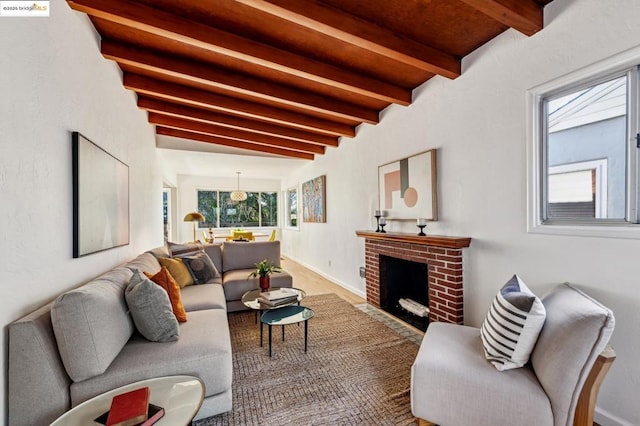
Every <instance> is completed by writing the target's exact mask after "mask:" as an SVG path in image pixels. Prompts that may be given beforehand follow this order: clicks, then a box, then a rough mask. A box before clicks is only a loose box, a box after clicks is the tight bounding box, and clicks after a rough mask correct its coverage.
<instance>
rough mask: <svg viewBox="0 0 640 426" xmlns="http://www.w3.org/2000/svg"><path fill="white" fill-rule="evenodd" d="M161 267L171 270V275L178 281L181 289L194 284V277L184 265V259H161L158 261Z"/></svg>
mask: <svg viewBox="0 0 640 426" xmlns="http://www.w3.org/2000/svg"><path fill="white" fill-rule="evenodd" d="M158 261H159V262H160V265H162V266H164V267H165V268H167V269H168V270H169V273H170V274H171V276H172V277H173V279H175V280H176V282H177V283H178V285H179V286H180V288H182V287H185V286H188V285H191V284H193V277H192V276H191V272H189V268H187V265H185V264H184V262H183V261H182V259H180V258H177V259H172V258H169V257H167V258H161V259H158Z"/></svg>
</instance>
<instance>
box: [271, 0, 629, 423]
mask: <svg viewBox="0 0 640 426" xmlns="http://www.w3.org/2000/svg"><path fill="white" fill-rule="evenodd" d="M639 22H640V5H639V4H638V2H637V0H615V1H606V2H603V1H599V0H582V1H570V0H556V1H554V2H553V3H552V4H551V5H550V6H547V8H546V9H545V23H546V24H545V29H544V30H543V31H542V32H540V33H538V34H536V35H535V36H533V37H530V38H528V37H525V36H523V35H522V34H520V33H518V32H516V31H514V30H509V31H507V32H506V33H505V34H503V35H501V36H499V37H497V38H496V39H494V40H493V41H492V42H490V43H489V44H487V45H486V46H484V47H482V48H480V49H478V51H477V52H474V54H472V55H470V56H469V57H467V58H465V60H464V64H463V69H464V72H463V75H462V76H461V77H460V78H458V79H456V80H453V81H451V80H446V79H443V78H434V79H433V80H431V81H429V82H427V83H426V84H424V85H423V86H422V87H420V88H418V89H416V90H415V91H414V102H413V104H412V105H411V106H409V107H406V108H403V107H396V106H394V107H391V108H388V109H387V110H386V111H384V113H383V114H382V120H381V123H380V124H378V125H377V126H375V127H373V126H369V125H364V126H361V128H359V129H358V134H357V137H356V138H355V139H353V140H349V139H345V140H343V141H342V143H341V146H340V148H338V149H329V150H328V153H327V154H326V155H325V156H322V157H318V159H317V160H315V161H314V162H313V163H310V164H308V165H306V166H304V167H302V168H301V169H299V170H298V171H296V172H295V173H293V174H291V175H290V176H288V177H287V178H285V179H283V182H282V189H285V188H288V187H290V186H292V185H294V184H296V183H300V182H303V181H306V180H308V179H311V178H314V177H316V176H318V175H321V174H326V175H327V223H326V224H310V223H301V224H300V230H299V231H292V230H287V229H284V230H283V237H282V238H283V251H284V253H285V254H287V255H288V256H290V257H292V258H294V259H298V260H299V261H301V262H302V263H304V264H306V265H308V266H310V267H312V268H313V269H315V270H317V271H318V272H320V273H322V274H324V275H326V276H329V277H331V278H333V279H335V280H336V281H338V282H340V283H342V284H343V285H344V286H346V287H349V288H352V289H355V290H356V291H358V292H360V293H362V292H363V291H364V280H363V279H361V278H359V276H358V267H359V266H361V265H363V264H364V242H363V241H362V240H361V239H359V238H357V237H356V236H355V233H354V231H355V230H357V229H374V228H373V227H374V219H373V218H372V214H373V210H374V209H375V205H376V203H377V184H376V179H377V167H378V165H381V164H384V163H387V162H389V161H392V160H396V159H399V158H403V157H406V156H408V155H412V154H415V153H418V152H421V151H424V150H426V149H430V148H438V169H439V170H438V196H439V201H438V207H439V217H440V220H439V221H438V222H437V223H433V224H432V223H430V224H429V225H428V227H427V229H426V230H427V232H429V233H432V234H445V235H457V236H469V237H472V238H473V241H472V243H471V247H470V248H469V249H466V250H465V253H464V256H465V264H464V268H465V277H464V278H465V320H466V323H467V324H470V325H479V324H480V323H481V322H482V320H483V318H484V316H485V314H486V311H487V308H488V306H489V304H490V302H491V299H492V298H493V296H494V295H495V292H496V291H497V290H498V288H499V287H500V286H501V285H502V284H503V283H504V282H505V281H506V280H507V279H508V278H509V277H510V276H511V275H512V274H514V273H518V274H519V275H520V276H521V277H522V278H523V279H524V280H525V282H527V283H528V284H529V285H530V287H531V288H532V289H533V290H534V291H535V292H537V293H539V294H544V293H545V292H546V291H547V290H549V289H550V288H551V287H552V286H553V285H555V284H557V283H561V282H564V281H570V282H573V283H576V284H577V285H578V286H579V287H580V288H582V289H584V290H585V291H587V292H588V293H590V294H591V295H593V296H594V297H596V298H598V299H599V300H601V301H602V302H603V303H604V304H606V305H607V306H609V307H611V308H612V309H613V311H614V312H615V315H616V320H617V324H616V331H615V333H614V336H613V338H612V342H611V343H612V344H613V346H614V348H615V349H616V352H617V354H618V359H617V360H616V362H615V364H614V365H613V368H612V369H611V371H610V372H609V375H608V376H607V378H606V380H605V382H604V384H603V386H602V388H601V393H600V398H599V400H598V417H597V420H599V422H600V423H601V424H603V425H618V424H620V425H622V424H626V425H638V424H640V406H639V405H638V396H637V395H638V389H640V365H639V364H638V362H637V360H638V359H640V309H639V308H640V287H639V284H638V276H640V263H638V262H637V259H636V257H637V253H638V248H639V247H640V242H639V241H638V240H624V239H611V238H586V237H562V236H543V235H532V234H527V232H526V217H527V215H526V166H527V164H526V142H525V141H526V134H527V131H528V130H529V129H527V125H526V122H527V113H526V91H527V90H528V89H530V88H533V87H535V86H537V85H540V84H542V83H544V82H547V81H549V80H552V79H555V78H558V77H560V76H562V75H564V74H566V73H569V72H572V71H575V70H577V69H579V68H581V67H584V66H587V65H589V64H592V63H594V62H597V61H600V60H602V59H605V58H607V57H609V56H612V55H614V54H616V53H618V52H621V51H624V50H627V49H629V48H632V47H634V46H638V45H640V24H638V23H639ZM638 63H640V58H638ZM387 230H391V231H402V232H417V228H416V227H415V222H411V223H403V224H401V223H398V222H395V223H391V224H390V226H389V227H387Z"/></svg>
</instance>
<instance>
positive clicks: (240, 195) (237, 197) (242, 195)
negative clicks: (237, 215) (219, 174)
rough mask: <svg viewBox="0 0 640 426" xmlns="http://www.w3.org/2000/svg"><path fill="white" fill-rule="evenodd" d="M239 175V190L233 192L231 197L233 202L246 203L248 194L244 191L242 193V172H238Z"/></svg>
mask: <svg viewBox="0 0 640 426" xmlns="http://www.w3.org/2000/svg"><path fill="white" fill-rule="evenodd" d="M236 173H237V174H238V189H237V190H235V191H233V192H232V193H231V195H230V196H229V197H230V198H231V200H233V201H236V202H238V201H244V200H246V199H247V193H246V192H244V191H240V172H236Z"/></svg>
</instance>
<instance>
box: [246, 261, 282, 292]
mask: <svg viewBox="0 0 640 426" xmlns="http://www.w3.org/2000/svg"><path fill="white" fill-rule="evenodd" d="M274 272H282V269H281V268H280V267H279V266H276V265H273V264H271V263H270V262H269V261H268V260H267V259H264V260H261V261H260V262H259V263H256V270H255V271H253V272H252V273H250V274H249V278H255V277H260V278H259V281H260V291H262V292H265V291H269V288H271V277H270V275H271V274H272V273H274Z"/></svg>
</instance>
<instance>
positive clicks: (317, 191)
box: [302, 175, 327, 223]
mask: <svg viewBox="0 0 640 426" xmlns="http://www.w3.org/2000/svg"><path fill="white" fill-rule="evenodd" d="M326 180H327V179H326V175H322V176H318V177H317V178H315V179H311V180H309V181H306V182H304V183H303V184H302V220H303V221H304V222H315V223H325V222H326V221H327V215H326V209H327V206H326V204H325V203H326V202H325V198H326V195H327V191H326Z"/></svg>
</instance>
